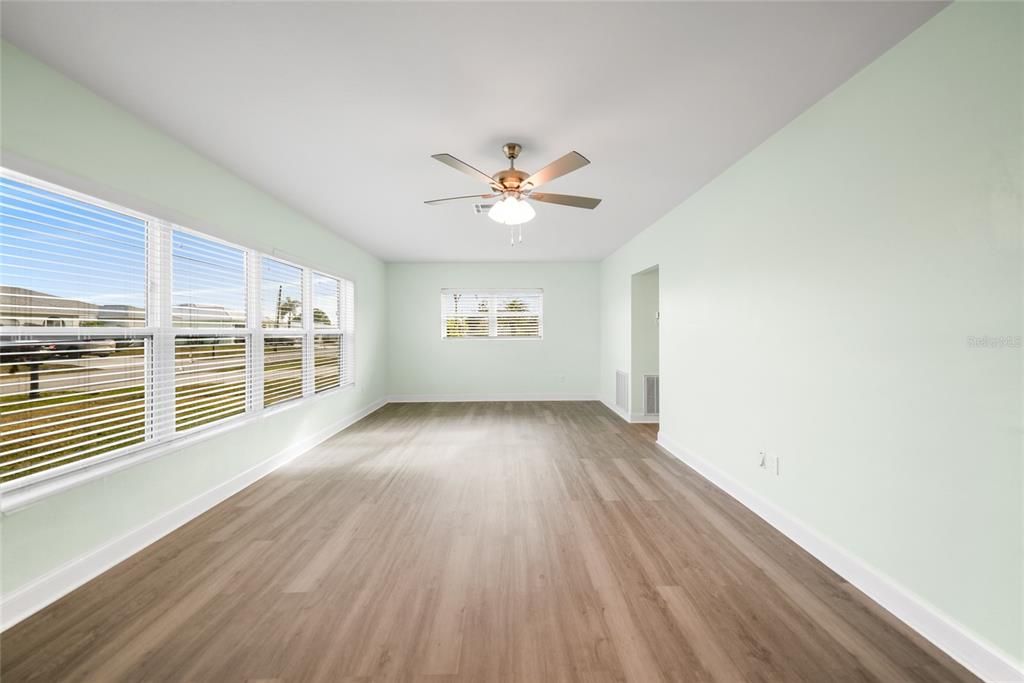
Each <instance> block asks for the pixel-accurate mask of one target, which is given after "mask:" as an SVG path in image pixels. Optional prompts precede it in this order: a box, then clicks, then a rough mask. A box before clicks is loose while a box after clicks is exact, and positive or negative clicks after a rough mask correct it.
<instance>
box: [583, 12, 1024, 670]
mask: <svg viewBox="0 0 1024 683" xmlns="http://www.w3.org/2000/svg"><path fill="white" fill-rule="evenodd" d="M1022 24H1024V5H1021V4H1012V3H1008V4H999V3H967V4H954V5H952V6H951V7H949V8H947V9H945V10H943V11H942V12H940V13H939V14H938V15H937V16H936V17H935V18H934V19H932V20H931V21H929V22H928V23H926V24H925V25H924V26H923V27H921V28H920V29H919V30H918V31H916V32H915V33H913V34H911V35H910V36H909V37H908V38H907V39H906V40H904V41H903V42H902V43H900V44H899V45H897V46H896V47H895V48H893V49H892V50H891V51H890V52H889V53H887V54H885V55H883V56H882V57H881V58H880V59H878V60H877V61H875V62H874V63H872V64H871V65H869V66H868V67H867V68H865V69H864V70H863V71H862V72H861V73H859V74H858V75H856V76H854V77H853V78H852V79H851V80H850V81H848V82H847V83H846V84H844V85H842V86H841V87H840V88H839V89H838V90H836V91H835V92H834V93H832V94H831V95H829V96H828V97H826V98H825V99H824V100H822V101H821V102H820V103H818V104H817V105H815V106H814V107H812V108H811V109H810V110H808V111H807V112H805V113H804V114H803V115H801V116H800V117H799V118H797V119H796V120H795V121H793V122H792V123H791V124H790V125H788V126H787V127H786V128H784V129H783V130H782V131H780V132H779V133H778V134H776V135H775V136H773V137H772V138H771V139H770V140H768V141H767V142H765V143H764V144H763V145H761V146H760V147H759V148H758V149H756V150H754V151H753V152H752V153H751V154H749V155H748V156H747V157H746V158H744V159H743V160H741V161H740V162H739V163H737V164H736V165H735V166H733V167H732V168H730V169H729V170H728V171H726V172H725V173H723V174H722V175H721V176H720V177H718V178H717V179H716V180H714V181H713V182H711V183H710V184H709V185H707V186H706V187H704V188H703V189H702V190H701V191H700V192H699V193H697V194H696V195H694V196H693V197H691V198H690V199H689V200H687V201H686V202H684V203H683V204H681V205H680V206H679V207H677V208H676V209H674V210H673V211H672V212H671V213H669V214H668V215H666V216H665V217H664V218H662V219H661V220H659V221H658V222H657V223H655V224H654V225H653V226H651V227H650V228H649V229H647V230H646V231H644V232H643V233H641V234H640V235H639V236H637V237H636V238H635V239H633V240H632V241H630V242H629V243H628V244H627V245H625V246H624V247H622V248H621V249H619V250H618V251H617V252H616V253H615V254H613V255H612V256H611V257H609V258H608V259H606V260H605V261H604V262H603V263H602V266H601V279H602V285H601V288H602V323H601V324H602V335H601V336H602V349H601V371H600V381H601V396H602V398H603V399H604V400H606V401H612V400H613V398H614V374H613V373H614V370H615V369H616V368H620V367H622V366H623V364H624V363H626V362H628V356H627V355H626V354H627V353H628V342H627V335H628V333H629V326H628V306H629V287H630V275H631V274H632V273H635V272H637V271H639V270H642V269H643V268H646V267H648V266H651V265H654V264H659V265H660V280H661V337H660V341H661V379H662V410H661V426H660V429H661V434H662V436H664V437H666V438H667V439H668V440H669V441H670V442H674V443H676V444H679V445H680V446H682V447H683V448H685V449H688V450H689V451H691V452H693V453H695V454H696V455H697V456H699V457H702V458H704V459H706V460H708V461H710V462H711V463H712V464H713V465H714V466H715V467H717V468H718V469H720V470H722V471H724V472H725V473H726V474H727V475H729V476H731V477H732V478H733V479H735V480H737V481H738V482H739V483H741V484H742V485H743V486H746V487H748V488H749V489H751V490H753V491H755V492H756V493H758V494H759V495H761V496H763V497H764V498H766V499H768V500H770V501H772V502H773V503H775V504H776V505H778V506H779V507H781V508H783V509H784V510H785V511H787V512H788V513H789V514H791V515H792V516H794V517H795V518H797V519H798V520H801V521H802V522H803V523H805V524H806V525H808V526H809V527H811V528H812V529H814V530H816V531H817V532H818V533H819V534H821V535H823V536H824V537H826V538H827V539H830V540H831V541H832V542H834V543H835V544H836V545H838V546H840V547H841V548H844V549H846V550H847V551H848V552H850V553H852V554H854V555H855V556H857V557H858V558H860V559H862V560H863V561H864V562H865V563H866V564H867V565H869V566H870V567H872V568H874V569H875V570H876V571H878V572H880V573H881V574H883V575H885V576H888V577H889V578H890V579H891V580H893V581H894V582H896V583H897V584H899V585H901V586H903V587H904V588H905V589H906V590H907V591H909V592H910V593H913V594H915V595H917V596H918V597H919V598H920V599H922V600H923V601H924V602H926V603H927V604H930V605H931V606H933V607H934V608H935V610H937V611H938V612H940V613H942V614H944V615H946V616H947V617H949V618H950V619H952V620H954V621H955V622H958V623H959V624H960V625H962V626H963V627H964V628H965V629H966V630H967V631H969V632H971V633H973V634H975V635H976V636H977V637H978V638H979V639H980V640H982V641H985V642H988V643H990V644H991V645H993V646H994V647H995V648H996V649H998V650H1001V651H1002V652H1003V653H1005V654H1006V655H1007V656H1008V657H1009V658H1011V659H1012V660H1015V661H1016V662H1024V644H1022V626H1021V618H1022V617H1021V615H1022V611H1024V610H1022V608H1024V596H1022V536H1024V530H1022V510H1024V508H1022V471H1021V470H1022V441H1021V438H1022V424H1021V420H1022V399H1021V393H1022V359H1021V349H1020V348H1019V347H1017V348H1013V347H1003V348H979V347H974V346H972V345H971V344H970V341H969V340H970V338H971V337H982V336H984V335H991V336H992V337H997V336H999V337H1008V336H1009V337H1014V336H1016V337H1017V338H1018V339H1019V338H1020V337H1019V335H1021V334H1022V278H1021V273H1022V251H1021V242H1022V234H1021V231H1022V214H1021V187H1022V182H1024V178H1022V169H1021V166H1022V155H1024V148H1022V144H1024V143H1022V139H1024V135H1022V133H1024V126H1022V99H1024V90H1022V77H1024V71H1022V59H1024V50H1022V45H1024V31H1022ZM664 87H671V84H665V86H664ZM762 449H765V450H767V451H768V452H769V453H770V454H773V455H778V456H780V457H781V458H782V468H781V471H782V475H781V476H779V477H772V476H767V475H766V473H765V472H763V471H762V470H760V469H759V468H758V462H759V458H758V452H759V451H760V450H762Z"/></svg>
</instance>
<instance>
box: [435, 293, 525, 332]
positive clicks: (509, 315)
mask: <svg viewBox="0 0 1024 683" xmlns="http://www.w3.org/2000/svg"><path fill="white" fill-rule="evenodd" d="M441 336H442V337H446V338H469V339H472V338H479V339H489V338H490V339H540V338H542V337H543V336H544V292H543V290H540V289H507V290H505V289H503V290H473V289H442V290H441Z"/></svg>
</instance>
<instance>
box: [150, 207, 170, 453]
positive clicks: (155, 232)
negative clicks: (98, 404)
mask: <svg viewBox="0 0 1024 683" xmlns="http://www.w3.org/2000/svg"><path fill="white" fill-rule="evenodd" d="M149 228H150V229H149V236H148V239H149V245H148V246H149V249H148V250H147V251H148V254H149V258H148V263H147V269H148V270H147V272H148V276H149V291H148V296H149V302H148V303H149V309H148V312H147V315H148V316H149V318H148V322H147V324H148V325H149V326H150V327H152V328H154V333H153V341H152V343H151V354H152V361H151V363H150V368H151V377H150V389H151V390H150V402H149V406H148V410H147V413H148V414H149V415H150V416H151V417H150V430H149V433H150V437H151V439H152V440H154V441H162V440H164V439H167V438H170V437H171V436H173V435H174V412H175V407H174V327H173V321H172V312H171V282H172V276H173V274H172V271H171V268H172V254H171V227H170V226H169V225H168V224H166V223H163V222H160V221H151V222H150V223H149Z"/></svg>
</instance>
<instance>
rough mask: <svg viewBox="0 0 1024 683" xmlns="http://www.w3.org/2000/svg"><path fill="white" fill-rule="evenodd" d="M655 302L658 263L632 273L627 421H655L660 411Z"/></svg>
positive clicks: (658, 315) (657, 317)
mask: <svg viewBox="0 0 1024 683" xmlns="http://www.w3.org/2000/svg"><path fill="white" fill-rule="evenodd" d="M658 305H659V292H658V266H653V267H651V268H648V269H646V270H642V271H640V272H639V273H634V274H633V277H632V283H631V287H630V308H629V310H630V315H629V324H630V335H629V340H630V344H629V348H630V354H629V355H630V359H629V362H630V370H629V376H630V379H629V385H630V387H629V419H630V422H658V419H659V415H660V413H661V375H660V372H659V348H658V346H659V344H658V328H659V324H660V322H661V320H660V318H661V314H660V312H659V309H658Z"/></svg>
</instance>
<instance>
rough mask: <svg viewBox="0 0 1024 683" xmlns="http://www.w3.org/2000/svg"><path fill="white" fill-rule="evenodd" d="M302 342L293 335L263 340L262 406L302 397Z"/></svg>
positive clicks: (298, 337) (300, 338)
mask: <svg viewBox="0 0 1024 683" xmlns="http://www.w3.org/2000/svg"><path fill="white" fill-rule="evenodd" d="M303 341H305V340H304V339H303V338H302V337H300V336H295V335H292V336H287V337H264V338H263V405H265V406H272V405H274V404H277V403H284V402H285V401H291V400H292V399H296V398H302V393H303V390H302V384H303V382H302V380H303V372H302V365H303V358H302V356H303V353H302V347H303V343H302V342H303Z"/></svg>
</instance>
